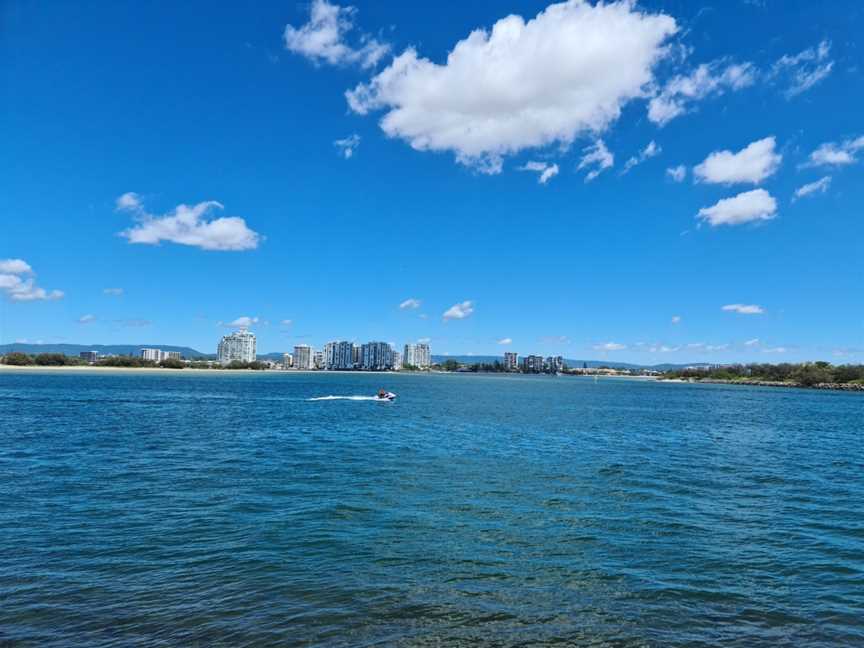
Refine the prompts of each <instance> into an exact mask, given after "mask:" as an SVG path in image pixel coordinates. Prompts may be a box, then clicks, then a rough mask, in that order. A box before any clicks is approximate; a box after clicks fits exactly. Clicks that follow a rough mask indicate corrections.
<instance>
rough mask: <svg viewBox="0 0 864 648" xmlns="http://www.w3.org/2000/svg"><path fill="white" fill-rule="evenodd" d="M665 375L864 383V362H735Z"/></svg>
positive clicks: (666, 376) (678, 370) (687, 377)
mask: <svg viewBox="0 0 864 648" xmlns="http://www.w3.org/2000/svg"><path fill="white" fill-rule="evenodd" d="M663 377H664V378H685V379H689V378H694V379H696V380H700V379H709V380H765V381H771V382H788V383H797V384H800V385H805V386H810V385H817V384H819V383H852V382H854V383H861V384H864V365H851V364H844V365H832V364H831V363H830V362H804V363H799V364H794V363H788V362H784V363H781V364H767V363H766V364H760V363H753V364H734V365H724V366H722V367H711V368H694V369H677V370H674V371H667V372H666V373H665V374H664V375H663Z"/></svg>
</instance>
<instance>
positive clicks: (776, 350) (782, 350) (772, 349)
mask: <svg viewBox="0 0 864 648" xmlns="http://www.w3.org/2000/svg"><path fill="white" fill-rule="evenodd" d="M786 351H788V349H787V348H786V347H782V346H781V347H767V348H765V349H762V353H786Z"/></svg>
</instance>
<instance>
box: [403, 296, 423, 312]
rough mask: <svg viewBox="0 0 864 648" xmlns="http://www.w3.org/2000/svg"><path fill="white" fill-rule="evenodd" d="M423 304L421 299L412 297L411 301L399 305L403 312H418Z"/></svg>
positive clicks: (407, 300)
mask: <svg viewBox="0 0 864 648" xmlns="http://www.w3.org/2000/svg"><path fill="white" fill-rule="evenodd" d="M421 303H422V302H421V301H420V300H419V299H414V298H413V297H410V298H409V299H406V300H405V301H403V302H402V303H401V304H399V308H400V309H401V310H416V309H418V308H420V305H421Z"/></svg>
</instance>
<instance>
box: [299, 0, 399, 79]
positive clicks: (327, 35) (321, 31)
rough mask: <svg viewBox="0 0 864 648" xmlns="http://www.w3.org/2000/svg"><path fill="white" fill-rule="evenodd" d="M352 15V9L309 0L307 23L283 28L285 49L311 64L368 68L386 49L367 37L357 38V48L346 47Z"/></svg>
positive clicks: (324, 0)
mask: <svg viewBox="0 0 864 648" xmlns="http://www.w3.org/2000/svg"><path fill="white" fill-rule="evenodd" d="M356 14H357V10H356V9H355V8H354V7H340V6H339V5H337V4H331V3H330V2H328V1H327V0H313V2H312V6H311V7H310V10H309V22H307V23H306V24H305V25H302V26H301V27H293V26H291V25H286V26H285V33H284V34H283V39H284V41H285V49H287V50H288V51H290V52H294V53H295V54H300V55H301V56H304V57H305V58H307V59H309V60H310V61H312V62H313V63H315V64H321V63H329V64H330V65H349V64H355V65H359V66H360V67H363V68H369V67H372V66H374V65H375V64H376V63H378V61H380V60H381V59H382V58H383V57H384V56H385V55H386V54H387V52H388V51H389V50H390V46H389V45H387V44H386V43H380V42H378V41H377V40H375V39H374V38H372V37H370V36H369V35H367V34H361V35H360V36H359V37H358V39H357V40H358V43H357V45H350V44H349V43H348V35H349V33H350V32H351V31H352V30H353V29H354V17H355V15H356Z"/></svg>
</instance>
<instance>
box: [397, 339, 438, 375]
mask: <svg viewBox="0 0 864 648" xmlns="http://www.w3.org/2000/svg"><path fill="white" fill-rule="evenodd" d="M402 364H403V366H406V367H407V366H411V367H417V368H418V369H428V368H429V367H430V366H432V353H431V352H430V350H429V345H428V344H425V343H419V344H406V345H405V348H404V353H403V354H402Z"/></svg>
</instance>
